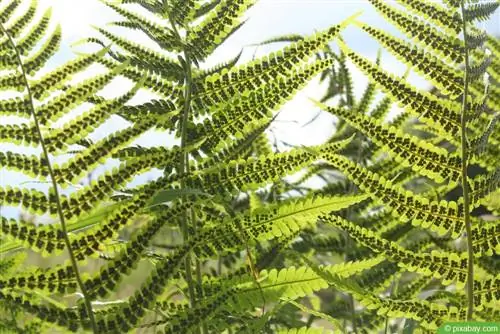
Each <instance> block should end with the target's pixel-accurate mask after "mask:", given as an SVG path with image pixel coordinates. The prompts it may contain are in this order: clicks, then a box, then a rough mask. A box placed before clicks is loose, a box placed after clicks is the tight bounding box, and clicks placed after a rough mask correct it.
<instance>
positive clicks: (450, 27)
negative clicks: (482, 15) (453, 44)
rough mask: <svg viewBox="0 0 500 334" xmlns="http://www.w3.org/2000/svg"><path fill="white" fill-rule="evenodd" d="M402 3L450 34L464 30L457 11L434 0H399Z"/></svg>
mask: <svg viewBox="0 0 500 334" xmlns="http://www.w3.org/2000/svg"><path fill="white" fill-rule="evenodd" d="M397 1H398V2H399V3H400V4H402V5H403V6H405V7H406V8H408V9H409V10H411V11H412V12H413V13H415V14H417V15H422V16H423V17H425V18H426V19H428V20H429V21H431V22H432V23H434V24H435V25H437V26H438V27H440V28H442V29H444V30H445V31H446V32H447V33H448V34H459V33H460V32H461V30H462V20H461V18H460V16H459V15H458V14H457V13H453V11H451V12H450V11H449V10H448V9H446V8H443V7H442V6H441V5H439V4H437V3H434V2H432V1H414V0H397Z"/></svg>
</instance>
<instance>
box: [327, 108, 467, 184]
mask: <svg viewBox="0 0 500 334" xmlns="http://www.w3.org/2000/svg"><path fill="white" fill-rule="evenodd" d="M318 106H319V107H321V108H322V109H323V110H326V111H328V112H330V113H332V114H334V115H337V116H340V117H342V118H343V119H344V120H345V121H347V122H348V123H349V125H351V126H353V127H355V128H356V129H358V130H359V131H360V132H362V133H363V134H365V135H366V136H367V137H369V138H370V139H371V140H372V141H373V142H374V143H375V144H377V145H378V146H379V147H380V148H382V149H383V150H384V151H386V152H387V151H388V152H391V153H392V154H393V156H394V157H395V158H396V161H398V162H400V163H402V164H403V166H405V167H411V168H412V169H413V170H414V171H415V172H418V173H420V174H422V175H425V176H428V177H430V178H432V179H433V180H435V181H436V182H438V183H441V182H443V181H444V180H445V179H449V180H451V181H452V182H457V181H458V179H459V177H460V159H459V158H458V157H449V156H448V154H447V152H446V150H444V149H441V148H438V147H436V146H434V145H432V144H430V143H427V142H424V141H423V140H419V139H417V138H416V137H414V136H409V135H405V134H403V132H402V131H401V130H399V129H397V128H395V127H393V126H391V127H389V126H384V125H382V124H381V122H379V121H378V120H377V119H374V118H372V117H368V116H365V115H363V114H362V113H359V112H357V111H354V112H353V111H351V110H350V109H347V108H334V107H328V106H325V105H322V104H318Z"/></svg>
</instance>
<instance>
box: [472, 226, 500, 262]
mask: <svg viewBox="0 0 500 334" xmlns="http://www.w3.org/2000/svg"><path fill="white" fill-rule="evenodd" d="M470 237H471V238H472V245H473V247H474V256H476V257H480V256H483V255H488V256H492V255H493V252H495V253H496V254H500V244H499V238H500V228H499V224H498V222H487V223H483V224H482V225H480V226H475V227H473V229H472V235H471V236H470Z"/></svg>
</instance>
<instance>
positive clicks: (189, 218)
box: [165, 3, 207, 332]
mask: <svg viewBox="0 0 500 334" xmlns="http://www.w3.org/2000/svg"><path fill="white" fill-rule="evenodd" d="M165 10H166V11H167V14H168V18H169V21H170V24H171V25H172V30H173V32H174V34H175V35H176V37H177V40H178V41H179V42H181V41H182V38H181V35H180V34H179V31H178V30H177V27H176V25H175V22H174V21H173V17H172V16H171V15H170V12H169V11H168V5H167V3H166V4H165ZM183 51H184V64H183V68H184V72H185V81H184V106H183V112H182V119H181V122H180V123H179V131H180V133H181V151H182V154H181V159H180V162H179V168H178V173H179V174H181V175H187V174H189V155H188V153H187V152H186V151H185V150H184V149H185V148H186V146H187V128H188V125H189V113H190V111H191V95H192V91H193V89H192V81H193V78H192V71H191V58H190V56H189V52H188V50H187V49H186V47H184V50H183ZM184 188H186V184H185V179H184V178H183V179H182V180H181V189H184ZM195 218H196V217H195V215H194V212H193V211H192V210H190V209H186V211H185V212H184V215H183V218H182V221H181V230H182V235H183V239H184V242H185V243H187V242H188V240H189V230H188V227H189V225H190V222H191V224H192V225H193V230H194V231H195V232H196V219H195ZM184 267H185V270H186V281H187V284H188V291H189V302H190V305H191V307H194V306H195V305H196V291H195V286H196V285H197V284H199V286H200V290H201V282H202V276H201V265H200V262H199V260H198V259H196V279H197V282H195V281H194V280H193V273H192V271H191V252H188V253H187V254H186V257H185V259H184ZM202 295H203V293H202V292H201V291H200V296H199V297H200V298H202ZM202 327H203V331H204V332H207V330H206V326H205V324H203V326H202Z"/></svg>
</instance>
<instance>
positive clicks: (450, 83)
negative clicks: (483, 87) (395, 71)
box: [359, 23, 463, 97]
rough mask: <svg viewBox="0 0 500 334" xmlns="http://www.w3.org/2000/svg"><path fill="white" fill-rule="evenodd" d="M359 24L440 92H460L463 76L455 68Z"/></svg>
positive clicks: (411, 46) (453, 93)
mask: <svg viewBox="0 0 500 334" xmlns="http://www.w3.org/2000/svg"><path fill="white" fill-rule="evenodd" d="M359 26H360V27H361V29H363V30H364V31H365V32H367V33H368V34H370V36H372V37H373V38H375V39H376V40H377V41H378V42H380V43H381V44H382V45H383V46H384V47H386V48H387V49H388V50H389V51H391V53H393V54H394V55H395V56H396V57H397V58H398V60H401V61H402V62H404V63H405V64H406V65H408V66H411V67H413V68H414V69H415V70H416V71H417V73H419V74H421V75H423V76H424V77H425V78H426V79H427V80H429V82H431V83H432V84H433V85H435V86H436V87H437V88H438V89H439V90H440V91H441V93H442V94H445V95H451V96H452V97H456V96H459V95H460V94H462V91H463V78H462V76H461V75H460V73H459V72H458V71H457V70H456V69H454V68H452V67H450V66H449V65H447V64H446V63H445V62H443V61H441V60H440V59H439V58H437V57H435V56H433V55H432V54H429V53H426V52H424V51H423V50H421V49H419V48H415V47H414V46H413V45H412V44H410V43H407V42H404V41H402V40H400V39H397V38H395V37H393V36H391V35H389V34H387V33H385V32H384V31H383V30H380V29H376V28H373V27H371V26H369V25H367V24H362V23H360V24H359Z"/></svg>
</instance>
